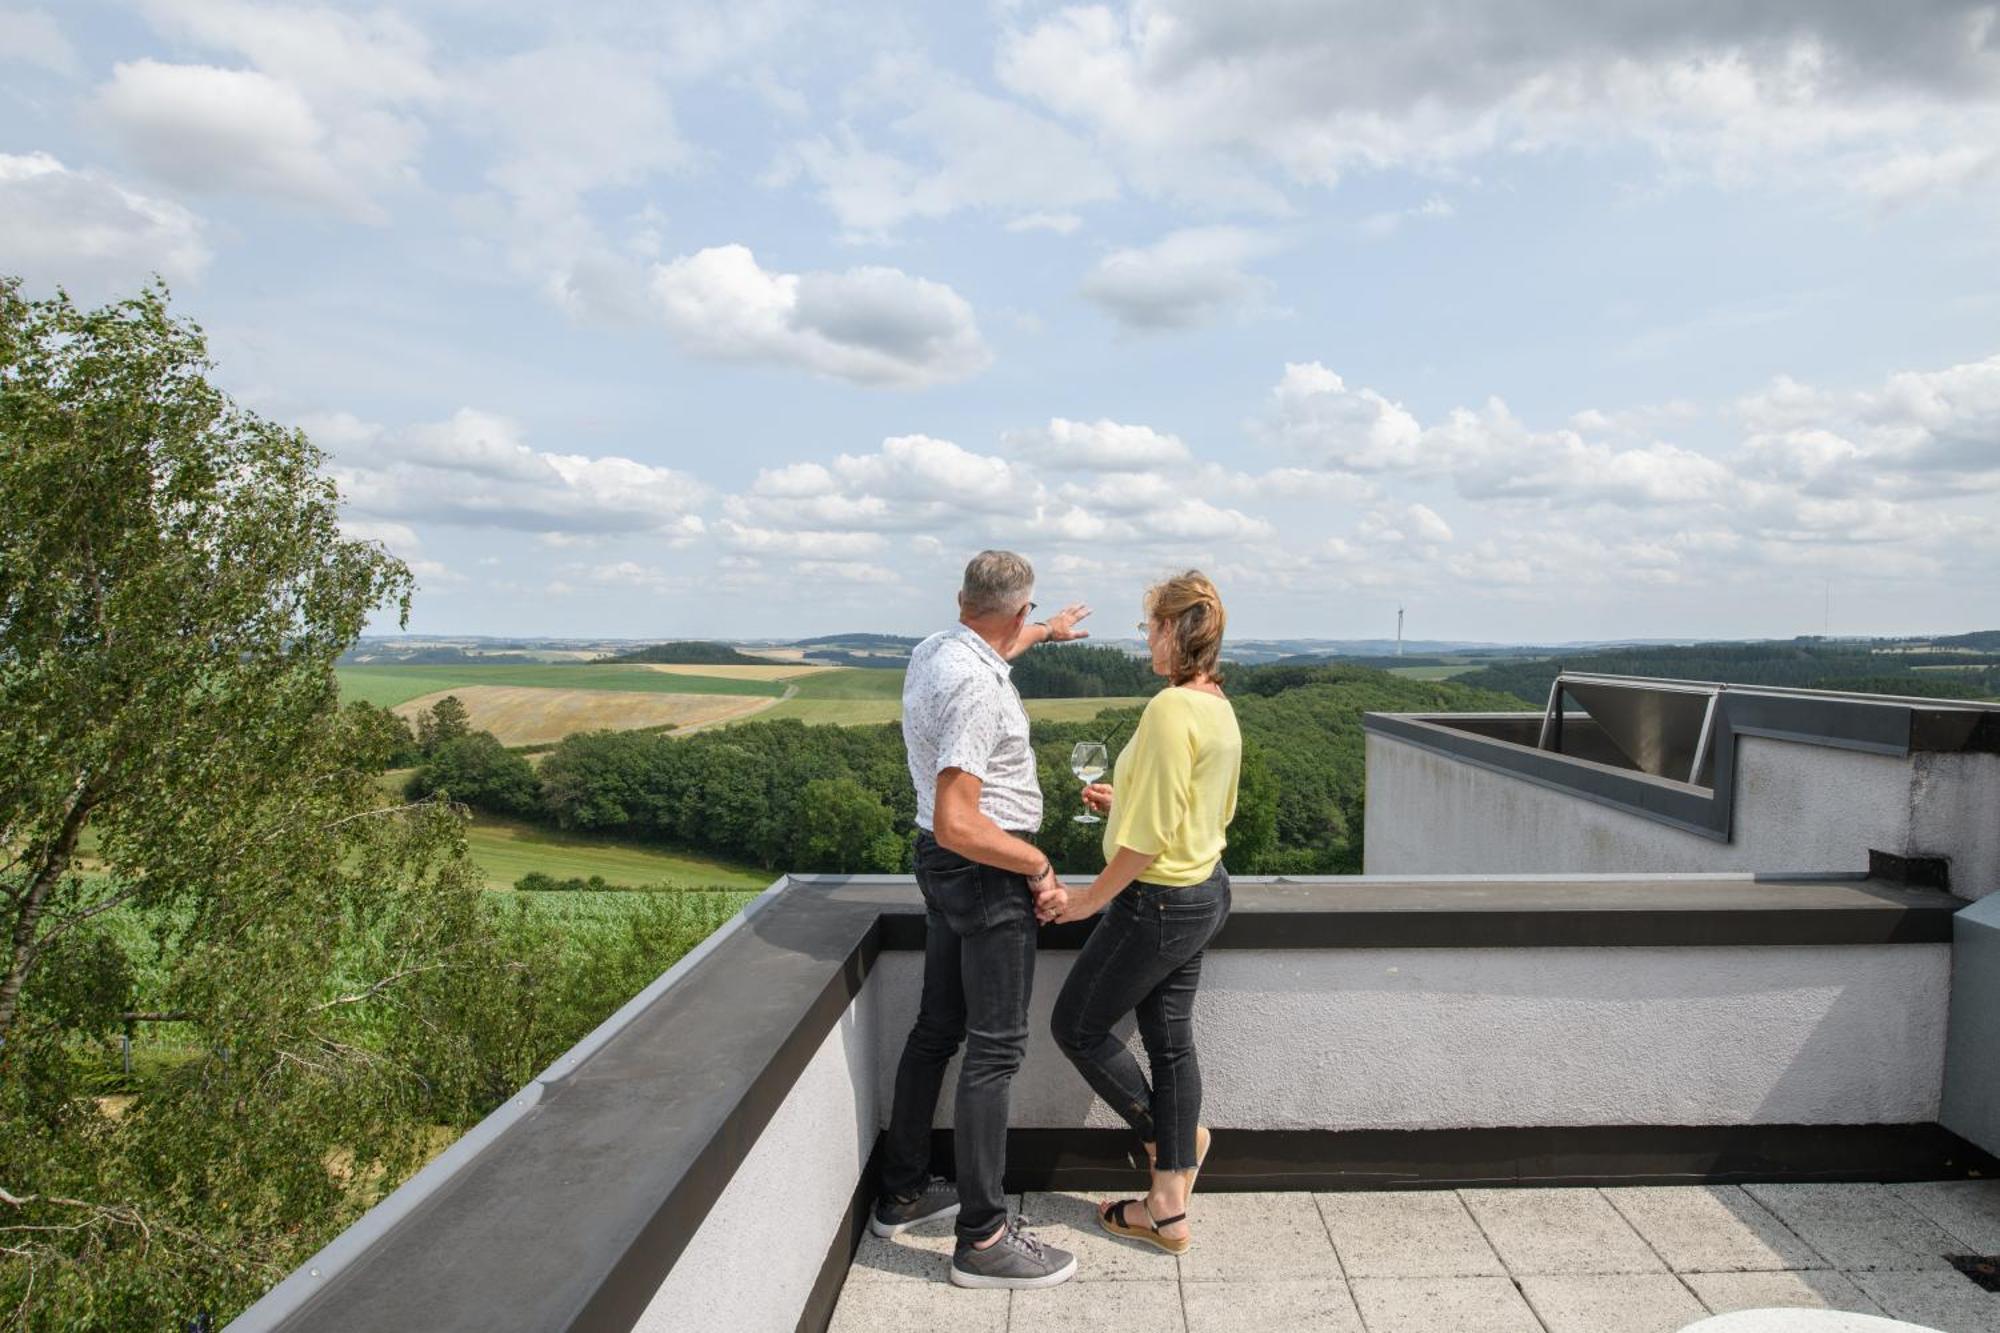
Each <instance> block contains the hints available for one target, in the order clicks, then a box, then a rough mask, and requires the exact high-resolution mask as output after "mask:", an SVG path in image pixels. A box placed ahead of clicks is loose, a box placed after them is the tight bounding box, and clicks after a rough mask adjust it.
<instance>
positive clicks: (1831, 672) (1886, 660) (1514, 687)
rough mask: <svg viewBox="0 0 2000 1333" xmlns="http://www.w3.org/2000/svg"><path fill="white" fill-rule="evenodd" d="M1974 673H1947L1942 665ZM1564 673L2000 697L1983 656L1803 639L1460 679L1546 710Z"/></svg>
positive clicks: (1978, 639) (1494, 669) (1637, 654)
mask: <svg viewBox="0 0 2000 1333" xmlns="http://www.w3.org/2000/svg"><path fill="white" fill-rule="evenodd" d="M1992 633H1996V631H1983V632H1982V633H1981V634H1966V635H1959V636H1957V637H1956V638H1954V639H1940V640H1938V641H1937V642H1938V643H1939V644H1940V645H1950V646H1959V647H1965V648H1975V649H1976V648H1980V647H1982V645H1983V640H1982V635H1983V634H1992ZM1960 665H1963V666H1965V667H1967V668H1968V669H1966V670H1963V671H1957V670H1954V671H1951V672H1950V673H1949V678H1948V680H1946V681H1943V682H1940V681H1939V680H1937V677H1939V676H1943V675H1946V674H1947V673H1945V672H1943V671H1940V670H1935V669H1934V668H1940V667H1953V666H1960ZM1559 671H1575V672H1595V673H1598V674H1603V675H1619V676H1655V677H1659V678H1662V679H1666V680H1717V681H1727V682H1729V683H1730V684H1732V685H1776V686H1785V687H1790V688H1794V689H1816V690H1856V691H1860V692H1862V693H1867V694H1911V695H1923V696H1926V697H1931V698H1951V699H1980V698H1986V697H1988V696H1991V695H1994V694H2000V665H1994V664H1992V663H1990V662H1988V661H1987V660H1986V658H1985V657H1983V656H1981V655H1977V654H1975V655H1973V656H1970V657H1967V658H1960V657H1957V656H1954V655H1951V654H1945V653H1913V652H1901V651H1875V650H1874V649H1872V648H1871V647H1870V646H1868V645H1866V644H1855V643H1839V642H1828V641H1824V640H1818V639H1799V640H1794V641H1793V642H1790V643H1704V644H1697V645H1695V646H1693V647H1689V648H1622V649H1618V650H1615V651H1612V652H1603V653H1589V654H1578V655H1575V656H1570V657H1556V658H1550V659H1547V660H1544V661H1536V662H1520V663H1501V664H1497V665H1494V666H1490V667H1487V668H1485V669H1484V670H1482V671H1475V672H1472V673H1470V674H1469V675H1464V676H1460V677H1459V678H1458V683H1459V684H1461V685H1469V686H1473V687H1475V688H1479V689H1489V690H1504V691H1506V692H1507V693H1509V694H1512V695H1514V696H1515V697H1517V698H1519V699H1522V700H1524V701H1526V702H1529V703H1532V704H1535V705H1536V706H1537V707H1540V706H1543V705H1546V704H1547V702H1548V697H1549V686H1550V685H1552V684H1553V683H1554V682H1555V678H1556V673H1557V672H1559Z"/></svg>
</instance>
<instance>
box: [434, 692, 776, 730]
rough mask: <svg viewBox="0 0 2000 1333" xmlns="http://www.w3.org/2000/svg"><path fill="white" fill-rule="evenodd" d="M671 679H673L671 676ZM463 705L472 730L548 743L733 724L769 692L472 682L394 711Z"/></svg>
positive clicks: (760, 707) (767, 702)
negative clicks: (443, 702) (449, 701)
mask: <svg viewBox="0 0 2000 1333" xmlns="http://www.w3.org/2000/svg"><path fill="white" fill-rule="evenodd" d="M668 679H673V678H672V677H669V678H668ZM448 696H450V697H455V698H457V700H458V701H459V702H460V703H462V704H464V705H465V713H466V719H467V721H468V722H469V723H470V725H471V727H472V729H473V730H474V731H490V732H492V733H493V734H494V735H495V736H497V737H499V739H500V743H501V744H502V745H546V744H550V743H552V742H555V741H559V740H561V739H562V738H563V737H565V736H569V735H572V734H574V733H576V732H579V731H632V730H636V729H638V728H641V727H661V726H672V727H674V728H676V729H683V728H687V727H699V726H707V725H711V724H713V723H717V722H731V721H735V720H737V719H739V718H743V717H748V716H750V715H752V714H755V713H758V712H762V711H766V710H768V709H769V708H770V707H771V705H772V704H773V703H774V702H775V701H774V700H773V699H771V698H770V697H769V696H762V697H759V696H754V695H741V694H657V693H655V694H637V693H631V692H628V691H624V690H551V689H542V688H538V687H536V686H530V685H470V686H464V685H462V686H458V687H456V688H454V689H449V690H439V691H438V692H437V693H436V694H423V695H418V696H417V697H416V698H414V699H409V700H406V701H405V702H403V703H400V704H397V705H396V707H395V711H396V712H397V713H399V714H400V715H402V716H403V717H406V718H409V719H410V720H411V721H415V720H416V717H417V715H418V714H419V713H422V712H424V711H425V710H427V709H429V708H430V707H431V706H432V705H434V704H436V703H437V701H438V700H440V699H443V698H446V697H448Z"/></svg>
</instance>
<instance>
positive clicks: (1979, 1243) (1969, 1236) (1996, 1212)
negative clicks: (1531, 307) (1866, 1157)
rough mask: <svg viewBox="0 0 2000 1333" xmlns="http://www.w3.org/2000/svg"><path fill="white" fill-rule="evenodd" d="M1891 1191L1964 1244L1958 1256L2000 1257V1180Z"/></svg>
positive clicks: (1912, 1186)
mask: <svg viewBox="0 0 2000 1333" xmlns="http://www.w3.org/2000/svg"><path fill="white" fill-rule="evenodd" d="M1889 1188H1890V1189H1892V1190H1894V1191H1895V1194H1896V1197H1897V1198H1899V1199H1901V1200H1902V1201H1903V1202H1904V1203H1907V1204H1909V1205H1910V1207H1912V1208H1914V1209H1916V1210H1917V1211H1918V1212H1920V1213H1922V1214H1923V1215H1924V1216H1925V1217H1927V1218H1929V1219H1930V1220H1931V1221H1933V1222H1935V1223H1937V1224H1938V1225H1939V1226H1940V1227H1943V1228H1944V1229H1945V1230H1946V1231H1948V1232H1950V1233H1951V1234H1952V1236H1953V1237H1955V1238H1956V1239H1957V1240H1959V1241H1960V1242H1961V1243H1963V1245H1964V1246H1965V1248H1964V1249H1962V1250H1959V1251H1958V1253H1960V1254H2000V1180H1923V1181H1917V1182H1915V1183H1912V1184H1908V1185H1891V1186H1890V1187H1889Z"/></svg>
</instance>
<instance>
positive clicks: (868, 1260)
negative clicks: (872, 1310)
mask: <svg viewBox="0 0 2000 1333" xmlns="http://www.w3.org/2000/svg"><path fill="white" fill-rule="evenodd" d="M1007 1206H1008V1208H1010V1209H1011V1210H1012V1211H1014V1212H1017V1213H1018V1212H1020V1211H1021V1196H1020V1195H1018V1194H1017V1195H1014V1196H1012V1197H1010V1198H1009V1199H1008V1200H1007ZM957 1221H958V1219H957V1218H954V1217H941V1218H939V1219H937V1220H936V1221H934V1222H920V1223H918V1224H917V1225H916V1226H913V1227H911V1228H910V1229H909V1230H908V1231H904V1232H901V1233H899V1234H897V1235H894V1236H890V1237H889V1238H887V1239H886V1240H885V1239H884V1238H882V1237H881V1236H878V1235H876V1234H875V1233H874V1232H872V1231H864V1232H862V1234H861V1248H859V1249H858V1250H856V1251H855V1252H854V1263H853V1264H852V1265H851V1266H850V1267H849V1268H848V1270H847V1281H848V1283H849V1285H852V1284H854V1283H856V1282H899V1281H900V1282H946V1281H949V1280H950V1279H949V1276H948V1275H949V1273H950V1271H951V1252H952V1250H953V1249H955V1248H956V1247H957V1245H958V1233H957V1232H956V1230H954V1228H955V1226H956V1224H957Z"/></svg>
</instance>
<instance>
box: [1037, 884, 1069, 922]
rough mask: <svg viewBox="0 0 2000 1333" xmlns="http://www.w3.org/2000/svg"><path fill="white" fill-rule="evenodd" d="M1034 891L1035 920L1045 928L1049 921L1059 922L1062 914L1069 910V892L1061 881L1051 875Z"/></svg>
mask: <svg viewBox="0 0 2000 1333" xmlns="http://www.w3.org/2000/svg"><path fill="white" fill-rule="evenodd" d="M1034 889H1035V920H1037V921H1039V922H1041V923H1042V924H1043V925H1045V926H1046V925H1048V924H1049V923H1050V922H1051V921H1057V920H1061V919H1062V916H1063V913H1065V912H1067V911H1068V910H1069V890H1068V889H1066V888H1064V887H1063V883H1062V881H1061V880H1059V879H1057V878H1056V877H1055V875H1054V874H1053V873H1051V874H1050V875H1049V877H1048V878H1047V879H1044V880H1043V881H1042V882H1041V883H1039V884H1037V885H1035V886H1034Z"/></svg>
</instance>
